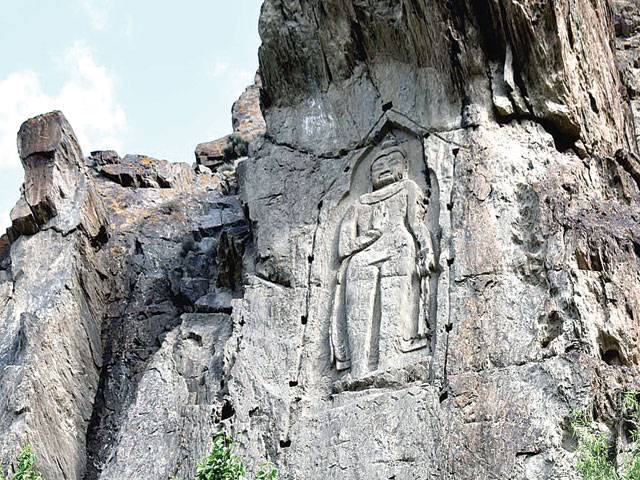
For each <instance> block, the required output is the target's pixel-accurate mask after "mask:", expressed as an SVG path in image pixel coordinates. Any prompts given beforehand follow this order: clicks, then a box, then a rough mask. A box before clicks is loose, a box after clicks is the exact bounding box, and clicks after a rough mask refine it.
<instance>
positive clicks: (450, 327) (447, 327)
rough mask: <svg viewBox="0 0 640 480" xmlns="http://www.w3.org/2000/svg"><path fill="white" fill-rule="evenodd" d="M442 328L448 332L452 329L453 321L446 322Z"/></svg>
mask: <svg viewBox="0 0 640 480" xmlns="http://www.w3.org/2000/svg"><path fill="white" fill-rule="evenodd" d="M444 329H445V330H446V331H447V332H450V331H451V330H453V323H447V324H446V325H445V326H444Z"/></svg>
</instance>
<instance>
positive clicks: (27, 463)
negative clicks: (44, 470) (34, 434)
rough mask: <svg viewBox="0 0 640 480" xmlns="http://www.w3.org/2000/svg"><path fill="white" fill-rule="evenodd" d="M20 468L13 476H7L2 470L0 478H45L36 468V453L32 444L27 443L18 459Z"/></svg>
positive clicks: (22, 479)
mask: <svg viewBox="0 0 640 480" xmlns="http://www.w3.org/2000/svg"><path fill="white" fill-rule="evenodd" d="M17 464H18V468H17V469H16V471H15V472H14V474H13V476H12V477H5V476H4V474H3V473H2V472H1V471H0V480H44V477H43V476H42V474H40V472H38V470H37V469H36V455H35V453H33V448H32V447H31V445H26V446H25V447H24V448H23V449H22V451H21V452H20V454H19V455H18V460H17Z"/></svg>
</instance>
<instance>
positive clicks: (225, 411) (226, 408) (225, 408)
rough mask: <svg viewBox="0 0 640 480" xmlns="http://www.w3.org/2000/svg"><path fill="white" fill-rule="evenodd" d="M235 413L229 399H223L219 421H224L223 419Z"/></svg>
mask: <svg viewBox="0 0 640 480" xmlns="http://www.w3.org/2000/svg"><path fill="white" fill-rule="evenodd" d="M235 414H236V411H235V409H234V408H233V406H232V405H231V402H229V400H225V402H224V405H222V412H221V413H220V421H221V422H224V421H225V420H228V419H230V418H231V417H233V416H234V415H235Z"/></svg>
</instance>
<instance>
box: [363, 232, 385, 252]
mask: <svg viewBox="0 0 640 480" xmlns="http://www.w3.org/2000/svg"><path fill="white" fill-rule="evenodd" d="M381 236H382V232H381V231H380V230H378V229H377V228H371V229H369V230H367V231H366V232H365V233H364V234H363V235H360V237H359V238H358V241H359V242H358V243H359V244H360V245H359V246H360V250H362V249H365V248H367V247H368V246H369V245H371V244H373V243H374V242H375V241H376V240H378V239H379V238H380V237H381Z"/></svg>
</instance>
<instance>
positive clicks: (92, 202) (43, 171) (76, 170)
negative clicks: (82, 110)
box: [11, 112, 107, 239]
mask: <svg viewBox="0 0 640 480" xmlns="http://www.w3.org/2000/svg"><path fill="white" fill-rule="evenodd" d="M18 152H19V153H20V159H21V160H22V165H23V166H24V169H25V180H24V185H23V187H22V198H21V199H20V200H19V201H18V204H17V205H16V206H15V208H14V209H13V210H12V212H11V221H12V236H14V237H17V236H19V235H23V234H24V235H33V234H34V233H36V232H37V231H38V230H40V229H47V228H53V229H57V230H58V231H61V232H63V233H65V234H66V233H68V232H70V231H72V230H74V229H76V228H81V229H83V230H84V231H85V233H87V234H88V235H89V236H90V237H91V238H93V239H95V238H97V237H98V236H99V235H100V234H101V230H102V228H103V227H104V226H105V225H106V223H107V220H106V217H105V214H104V211H103V207H102V205H101V202H100V200H99V199H98V198H97V197H96V195H95V192H94V190H93V186H92V185H91V183H90V182H89V181H88V177H87V173H86V171H85V165H84V161H83V159H82V152H81V151H80V146H79V145H78V141H77V140H76V137H75V134H74V133H73V130H72V129H71V126H70V125H69V123H68V122H67V120H66V119H65V118H64V116H63V115H62V113H61V112H51V113H47V114H45V115H41V116H39V117H34V118H32V119H30V120H27V121H26V122H25V123H24V124H23V125H22V126H21V127H20V131H19V132H18Z"/></svg>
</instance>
